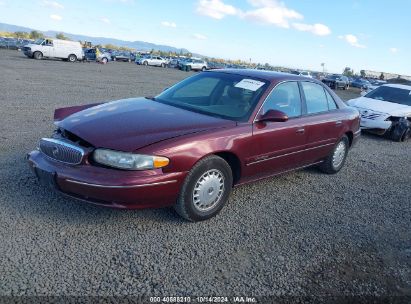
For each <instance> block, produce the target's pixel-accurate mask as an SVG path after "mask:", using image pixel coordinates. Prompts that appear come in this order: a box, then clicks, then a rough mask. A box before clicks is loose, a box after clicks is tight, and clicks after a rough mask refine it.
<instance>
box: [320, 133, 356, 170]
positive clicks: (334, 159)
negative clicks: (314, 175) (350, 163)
mask: <svg viewBox="0 0 411 304" xmlns="http://www.w3.org/2000/svg"><path fill="white" fill-rule="evenodd" d="M349 143H350V142H349V140H348V137H347V136H346V135H344V136H343V137H342V138H341V139H340V141H339V142H338V143H337V144H336V145H335V147H334V149H333V150H332V151H331V153H330V154H329V155H328V156H327V158H326V159H325V160H324V162H322V163H321V164H320V166H319V167H320V170H321V171H323V172H324V173H327V174H335V173H337V172H338V171H340V170H341V168H342V167H343V166H344V163H345V160H346V158H347V154H348V149H349Z"/></svg>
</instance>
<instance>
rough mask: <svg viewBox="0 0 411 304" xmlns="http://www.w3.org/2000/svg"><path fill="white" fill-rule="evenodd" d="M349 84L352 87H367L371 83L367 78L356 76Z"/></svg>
mask: <svg viewBox="0 0 411 304" xmlns="http://www.w3.org/2000/svg"><path fill="white" fill-rule="evenodd" d="M351 86H352V87H353V88H359V89H367V88H368V87H370V86H371V83H370V82H369V81H368V80H367V79H363V78H356V79H354V81H352V82H351Z"/></svg>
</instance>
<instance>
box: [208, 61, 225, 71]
mask: <svg viewBox="0 0 411 304" xmlns="http://www.w3.org/2000/svg"><path fill="white" fill-rule="evenodd" d="M226 67H227V66H226V65H225V64H224V63H221V62H208V69H209V70H218V69H225V68H226Z"/></svg>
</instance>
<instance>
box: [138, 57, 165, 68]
mask: <svg viewBox="0 0 411 304" xmlns="http://www.w3.org/2000/svg"><path fill="white" fill-rule="evenodd" d="M136 63H137V64H140V65H146V66H148V65H151V66H160V67H163V68H165V67H166V66H167V65H168V60H167V59H165V58H163V57H160V56H153V55H149V56H143V57H141V58H139V59H138V60H137V61H136Z"/></svg>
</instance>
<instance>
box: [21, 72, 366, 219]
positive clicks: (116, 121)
mask: <svg viewBox="0 0 411 304" xmlns="http://www.w3.org/2000/svg"><path fill="white" fill-rule="evenodd" d="M55 121H56V122H55V123H56V125H57V130H56V131H55V132H54V134H53V135H52V136H51V137H50V138H42V139H41V140H40V143H39V147H38V149H37V150H35V151H32V152H31V153H29V155H28V160H29V163H30V166H31V167H32V168H33V170H34V172H35V174H36V176H37V177H38V178H39V180H40V181H41V182H43V183H45V184H47V185H51V186H52V187H54V188H56V189H58V190H59V191H61V192H63V193H65V194H68V195H70V196H72V197H75V198H78V199H82V200H86V201H89V202H91V203H94V204H98V205H103V206H108V207H116V208H146V207H161V206H174V208H175V210H176V211H177V212H178V213H179V214H180V215H181V216H183V217H184V218H186V219H188V220H190V221H199V220H204V219H208V218H210V217H212V216H214V215H216V214H217V213H218V212H219V211H220V210H221V208H223V206H224V204H225V203H226V202H227V200H228V198H229V195H230V192H231V189H232V187H233V186H236V185H241V184H244V183H248V182H252V181H256V180H258V179H261V178H266V177H270V176H273V175H277V174H280V173H283V172H287V171H290V170H295V169H299V168H304V167H307V166H312V165H319V168H320V169H321V170H322V171H324V172H325V173H329V174H332V173H336V172H338V171H339V170H340V169H341V167H342V166H343V165H344V162H345V159H346V156H347V153H348V150H349V148H350V147H351V146H352V145H353V144H354V142H355V141H356V140H357V138H358V136H359V135H360V130H359V115H358V111H357V110H354V109H352V108H350V107H347V106H346V105H345V104H344V103H343V102H342V101H341V100H340V98H339V97H338V96H336V95H335V94H334V93H333V92H332V91H331V90H330V89H329V88H328V87H326V86H324V85H323V84H322V83H320V82H318V81H316V80H313V79H309V78H303V77H299V76H295V75H288V74H282V73H272V72H264V71H254V70H217V71H209V72H203V73H199V74H197V75H195V76H193V77H190V78H187V79H185V80H183V81H182V82H180V83H177V84H176V85H174V86H173V87H171V88H169V89H167V90H165V91H164V92H162V93H161V94H160V95H158V96H156V97H150V98H131V99H125V100H118V101H113V102H108V103H103V104H93V105H86V106H78V107H71V108H63V109H58V110H56V112H55Z"/></svg>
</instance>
